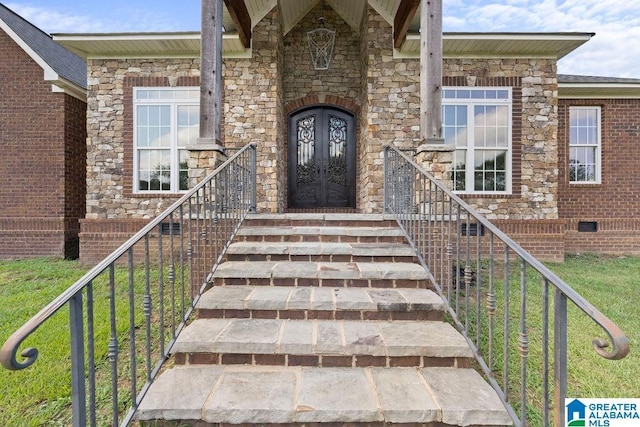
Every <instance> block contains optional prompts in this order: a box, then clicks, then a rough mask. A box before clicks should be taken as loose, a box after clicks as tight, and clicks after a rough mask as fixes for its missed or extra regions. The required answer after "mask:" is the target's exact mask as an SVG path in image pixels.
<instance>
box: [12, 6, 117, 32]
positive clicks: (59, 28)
mask: <svg viewBox="0 0 640 427" xmlns="http://www.w3.org/2000/svg"><path fill="white" fill-rule="evenodd" d="M6 6H7V7H8V8H9V9H11V10H13V11H14V12H15V13H17V14H18V15H20V16H22V17H23V18H24V19H26V20H27V21H29V22H31V23H32V24H33V25H35V26H36V27H38V28H40V29H42V30H43V31H46V32H47V33H65V32H75V33H85V32H102V31H105V28H106V27H105V25H104V23H102V22H100V21H95V20H92V19H91V18H90V17H88V16H83V15H78V14H72V13H70V14H65V13H63V12H59V11H56V10H53V9H52V8H43V7H38V6H29V5H24V4H20V3H6Z"/></svg>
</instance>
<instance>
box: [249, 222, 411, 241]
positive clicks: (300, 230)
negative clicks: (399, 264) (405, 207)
mask: <svg viewBox="0 0 640 427" xmlns="http://www.w3.org/2000/svg"><path fill="white" fill-rule="evenodd" d="M237 241H245V242H332V243H382V242H386V243H405V242H406V241H405V237H404V234H403V233H402V231H401V230H400V229H398V228H391V227H357V228H354V227H339V226H331V227H321V226H277V227H274V226H271V227H264V226H246V227H242V228H241V229H240V230H239V231H238V234H237Z"/></svg>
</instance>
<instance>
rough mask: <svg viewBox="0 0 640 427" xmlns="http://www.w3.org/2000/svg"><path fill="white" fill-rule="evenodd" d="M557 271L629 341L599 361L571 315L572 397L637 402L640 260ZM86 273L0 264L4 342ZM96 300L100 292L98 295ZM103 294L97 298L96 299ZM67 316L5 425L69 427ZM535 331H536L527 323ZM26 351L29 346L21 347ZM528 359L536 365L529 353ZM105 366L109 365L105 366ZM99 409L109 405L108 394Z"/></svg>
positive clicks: (48, 329) (0, 384)
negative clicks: (623, 354) (624, 352)
mask: <svg viewBox="0 0 640 427" xmlns="http://www.w3.org/2000/svg"><path fill="white" fill-rule="evenodd" d="M550 267H551V269H552V270H553V271H555V272H556V273H557V274H558V275H559V276H560V277H561V278H563V279H564V280H565V281H566V282H567V283H569V284H570V285H571V286H573V287H574V288H575V289H576V290H577V291H578V292H579V293H581V294H582V295H583V296H584V297H585V298H586V299H587V300H589V301H590V302H591V303H593V304H594V305H595V306H596V307H598V308H599V309H600V310H601V311H602V312H603V313H604V314H605V315H607V316H608V317H610V318H611V319H612V320H613V321H614V322H616V323H617V324H618V325H619V326H620V327H621V328H622V329H623V330H624V331H625V332H626V333H627V335H628V337H629V339H630V341H631V354H630V355H629V356H628V357H627V358H626V359H624V360H621V361H613V362H612V361H608V360H604V359H602V358H600V357H599V356H598V355H596V353H595V352H594V351H593V350H592V349H591V347H590V345H591V344H590V343H591V340H592V338H594V337H598V336H602V333H601V331H600V330H599V328H597V327H596V326H593V325H591V324H590V322H587V321H586V320H585V318H584V316H583V315H582V313H579V312H578V311H577V310H575V309H571V308H570V312H569V331H570V337H569V340H570V349H569V351H570V354H569V375H570V378H569V382H570V384H569V395H570V396H571V397H640V389H639V388H638V380H637V378H640V353H638V351H637V349H638V344H640V342H639V340H638V333H637V331H638V330H640V301H639V300H638V297H637V292H638V289H639V288H640V275H639V273H640V258H636V257H596V256H569V257H567V260H566V262H565V263H564V264H552V265H550ZM85 271H86V269H85V268H84V267H82V266H80V265H79V264H78V263H77V262H74V261H61V260H54V259H37V260H30V261H11V262H5V261H0V325H2V328H1V330H0V342H4V340H5V339H6V338H7V337H8V336H9V335H10V334H11V333H12V332H13V331H15V330H16V329H17V328H18V327H19V326H20V325H21V324H22V323H23V322H24V321H26V320H27V319H28V318H30V317H31V316H32V315H34V314H35V313H36V312H37V311H38V310H40V308H42V307H43V306H44V305H46V304H47V303H48V302H50V301H51V300H52V299H53V298H55V297H56V296H57V295H58V294H60V293H61V292H62V291H63V290H64V289H66V288H67V287H68V286H69V285H71V284H72V283H74V282H75V281H76V280H77V279H78V278H80V277H81V276H82V275H83V274H84V273H85ZM96 292H97V291H96ZM97 293H98V292H97ZM67 323H68V311H66V310H62V311H61V312H60V313H58V314H57V315H56V316H54V318H53V319H52V321H51V322H48V323H47V324H46V325H45V326H43V327H42V328H41V329H40V330H38V331H37V332H36V333H35V334H34V335H33V336H32V337H30V338H29V339H28V340H27V345H28V346H34V347H37V348H38V349H39V350H40V356H39V358H38V361H37V362H36V363H35V365H34V366H32V367H30V368H28V369H26V370H24V371H19V372H10V371H6V370H4V369H0V425H1V426H5V425H7V426H8V425H10V426H22V425H25V426H40V425H66V424H67V422H68V410H67V409H68V405H69V402H70V398H69V394H70V385H69V384H70V374H69V349H68V341H69V338H68V335H69V333H68V329H67ZM528 326H529V327H530V328H536V326H537V325H535V324H533V322H532V321H531V320H530V324H529V325H528ZM23 348H24V346H23ZM530 357H532V358H533V357H536V355H535V353H534V352H532V353H531V354H530ZM103 363H104V361H103ZM104 394H105V396H103V399H100V396H99V402H100V401H101V400H102V401H105V402H106V401H108V394H109V391H108V389H107V390H105V391H104Z"/></svg>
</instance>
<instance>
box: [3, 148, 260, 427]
mask: <svg viewBox="0 0 640 427" xmlns="http://www.w3.org/2000/svg"><path fill="white" fill-rule="evenodd" d="M255 189H256V149H255V144H248V145H247V146H245V147H244V148H242V149H241V150H239V151H238V152H237V153H236V154H234V155H233V156H232V157H231V158H229V159H228V160H227V161H225V162H224V163H223V164H222V165H220V166H219V167H218V168H216V170H215V171H214V172H213V173H212V174H211V175H210V176H208V177H207V178H206V179H205V180H204V181H202V182H201V183H200V184H198V185H197V186H196V187H194V188H193V189H192V190H191V191H189V192H188V193H187V194H185V195H184V196H183V197H181V198H180V199H179V200H178V201H176V202H175V203H174V204H173V205H172V206H171V207H170V208H169V209H167V210H166V211H165V212H164V213H162V214H161V215H159V216H158V217H157V218H155V219H154V220H153V221H151V222H150V223H149V224H148V225H147V226H145V227H144V228H143V229H142V230H140V232H138V233H137V234H136V235H134V236H133V237H131V238H130V239H129V240H128V241H127V242H126V243H124V244H123V245H122V246H120V247H119V248H118V249H116V250H115V251H114V252H113V253H111V254H110V255H109V256H108V257H107V258H105V259H104V260H103V261H102V262H101V263H100V264H98V265H97V266H95V267H94V268H93V269H92V270H91V271H89V272H88V273H87V274H86V275H85V276H84V277H82V278H81V279H80V280H78V281H77V282H76V283H75V284H73V285H72V286H70V287H69V288H68V289H67V290H66V291H65V292H63V293H62V294H61V295H60V296H58V297H57V298H56V299H55V300H54V301H53V302H51V303H50V304H49V305H47V306H46V307H45V308H43V309H42V310H41V311H40V312H39V313H38V314H36V315H35V316H34V317H32V318H31V319H30V320H29V321H28V322H27V323H25V324H24V325H23V326H22V327H20V329H18V330H17V331H16V332H15V333H14V334H13V335H11V336H10V337H9V339H8V340H7V341H6V342H5V343H4V345H3V346H2V348H1V349H0V362H1V363H2V365H3V366H4V367H5V368H7V369H11V370H18V369H24V368H26V367H28V366H30V365H32V364H33V363H34V362H35V361H36V358H37V357H38V350H37V349H35V348H26V349H25V350H23V351H22V352H21V355H22V358H24V359H23V360H19V359H18V357H17V354H18V351H19V347H20V346H21V345H22V344H23V342H24V341H25V340H26V339H27V338H28V337H29V335H31V334H32V333H33V332H35V331H36V330H37V329H38V328H39V327H40V326H41V325H43V324H44V323H45V322H47V320H48V319H50V318H51V317H52V316H53V315H54V314H55V313H56V312H58V311H63V310H61V309H64V311H66V308H67V307H68V311H69V316H70V333H71V336H70V347H71V348H70V354H71V391H72V409H71V412H72V414H71V418H72V423H73V425H74V426H86V425H91V426H96V425H113V426H117V425H121V426H125V425H128V424H129V423H130V422H131V420H132V419H133V416H134V413H135V411H136V409H137V407H138V405H139V404H140V402H141V400H142V398H143V397H144V395H145V393H146V392H147V390H148V388H149V386H150V384H151V382H152V381H153V379H154V378H155V376H156V375H157V374H158V373H159V371H160V370H161V369H162V367H163V364H164V362H165V361H166V360H167V359H168V356H169V353H170V351H171V347H172V345H173V343H174V342H175V340H176V337H177V336H178V334H179V333H180V331H181V330H182V328H183V327H184V326H185V324H186V322H187V321H188V319H189V316H190V314H191V312H192V311H193V308H194V306H195V304H196V302H197V301H198V299H199V297H200V295H201V293H202V292H203V290H204V289H206V287H207V286H208V284H209V282H210V281H211V275H212V274H213V271H215V269H216V267H217V265H218V264H219V263H220V262H221V260H222V258H223V256H224V254H225V251H226V249H227V248H228V246H229V244H230V242H231V240H232V239H233V237H234V235H235V233H236V231H237V229H238V228H239V227H240V225H241V223H242V221H243V220H244V218H245V217H246V215H247V213H249V212H250V211H253V210H255V206H256V193H255ZM96 313H108V316H105V317H106V318H101V317H99V316H96ZM61 374H63V373H62V372H61ZM97 400H99V401H100V402H99V404H97V403H96V402H97ZM108 400H110V402H108Z"/></svg>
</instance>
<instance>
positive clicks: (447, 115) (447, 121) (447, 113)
mask: <svg viewBox="0 0 640 427" xmlns="http://www.w3.org/2000/svg"><path fill="white" fill-rule="evenodd" d="M443 108H444V111H443V114H442V115H443V116H444V117H443V119H444V120H443V124H444V125H445V126H453V125H455V124H456V106H455V105H445V106H444V107H443Z"/></svg>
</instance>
